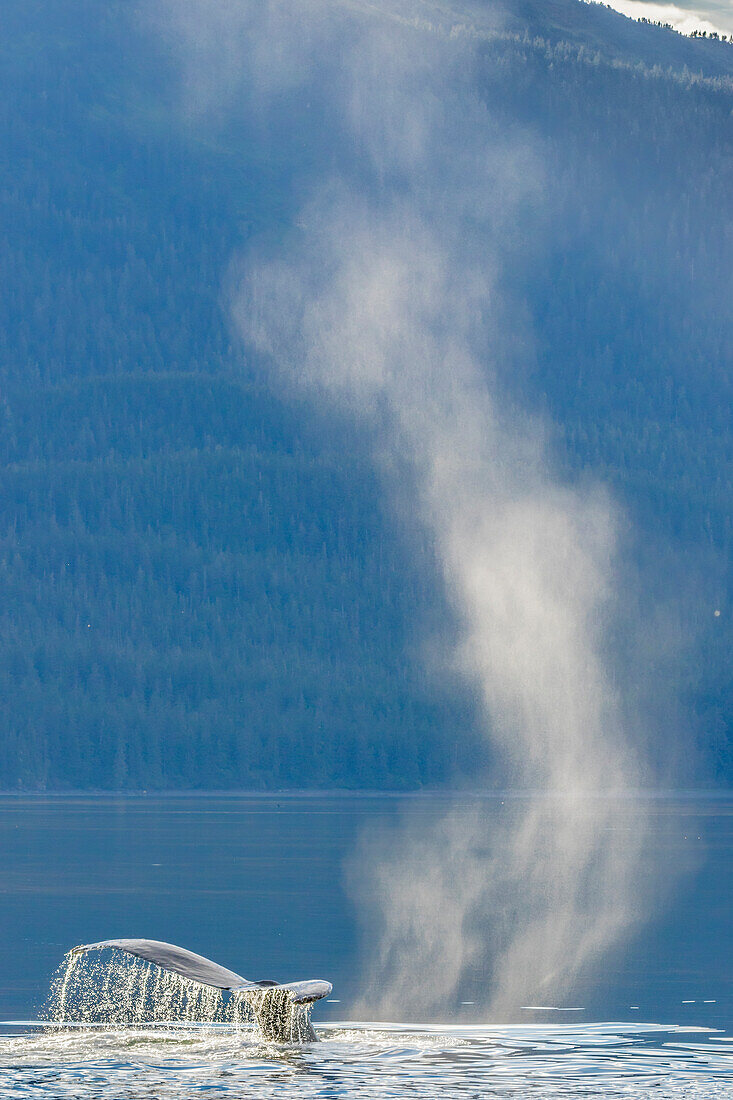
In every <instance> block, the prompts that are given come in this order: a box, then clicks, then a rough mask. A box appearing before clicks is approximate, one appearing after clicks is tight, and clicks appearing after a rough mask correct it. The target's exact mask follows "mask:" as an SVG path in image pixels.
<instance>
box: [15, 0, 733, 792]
mask: <svg viewBox="0 0 733 1100" xmlns="http://www.w3.org/2000/svg"><path fill="white" fill-rule="evenodd" d="M6 6H7V13H6V15H7V19H6V23H7V28H6V29H7V33H6V35H5V36H4V41H3V43H2V44H0V54H1V55H2V60H3V65H2V67H0V88H1V89H2V96H1V97H0V135H1V137H2V144H1V146H0V147H1V148H2V150H3V153H2V161H1V168H2V176H1V178H0V210H1V211H2V224H3V226H4V247H3V249H2V250H0V787H3V788H17V787H22V788H28V789H35V788H79V787H89V788H145V787H151V788H176V787H199V788H215V787H268V786H269V787H271V786H276V787H279V786H290V787H295V786H297V787H316V786H320V787H324V786H340V787H417V786H420V785H425V784H437V783H440V782H443V781H445V780H447V779H448V778H449V777H451V776H453V775H455V774H459V775H461V774H462V775H464V776H469V777H470V776H472V775H475V774H476V769H477V768H478V767H479V766H484V765H485V764H486V763H487V758H486V753H487V750H486V749H485V748H484V747H483V741H482V738H481V736H480V733H479V725H480V722H479V719H478V716H477V714H476V710H475V701H474V700H473V699H472V697H471V693H470V691H469V690H467V689H466V687H465V685H462V684H460V683H458V682H453V683H448V684H446V683H445V682H444V681H443V680H442V678H441V677H440V676H439V675H438V673H437V671H436V669H435V667H434V666H435V664H436V663H437V662H435V661H434V660H433V659H432V658H431V659H428V657H427V656H426V653H425V652H424V646H425V644H426V640H427V644H428V647H430V646H432V645H433V644H444V643H445V641H446V631H448V632H449V631H450V613H449V610H448V609H447V607H446V606H445V601H444V597H443V596H442V594H441V592H440V589H439V586H438V585H437V583H436V573H435V570H434V568H433V563H432V559H431V548H430V546H429V545H427V544H426V543H425V542H424V540H423V537H422V536H421V534H420V532H419V531H414V530H405V529H404V528H402V527H399V526H398V525H396V524H395V522H394V516H392V515H391V514H390V511H389V505H388V504H385V503H384V502H383V501H382V497H381V494H380V488H379V483H378V478H377V475H376V474H375V472H374V470H373V467H372V463H371V462H370V459H369V455H368V453H367V449H366V448H365V447H364V446H363V445H362V444H361V442H360V441H359V439H358V438H357V439H354V438H353V437H351V436H350V434H349V426H348V425H346V424H340V423H339V422H338V421H334V418H333V417H331V416H327V415H326V414H325V413H324V412H323V411H321V410H318V409H316V408H314V407H312V406H310V405H305V404H303V405H302V406H298V404H297V402H295V401H285V400H284V399H283V398H282V397H281V396H278V394H277V393H274V392H273V391H272V390H271V388H270V386H269V384H268V380H267V377H266V375H265V374H264V373H263V372H262V370H261V369H260V368H259V367H258V364H256V363H253V362H248V361H246V360H244V359H243V356H242V353H241V350H240V349H239V348H237V347H235V346H233V344H232V337H231V333H230V330H229V327H228V322H227V318H226V308H225V307H224V306H223V303H222V296H223V288H224V287H225V285H226V280H227V272H228V265H229V263H230V260H231V256H232V254H233V252H234V251H235V250H236V249H237V248H238V247H240V246H242V245H243V243H244V242H246V241H247V240H248V239H250V238H252V237H255V236H257V235H258V234H268V233H269V234H278V233H280V232H282V231H283V229H284V228H285V227H287V226H289V225H290V223H291V221H292V219H293V218H294V217H295V214H296V210H297V201H296V198H295V190H296V188H295V186H294V184H293V179H294V178H295V176H296V175H297V170H298V169H301V170H303V171H306V172H307V170H308V165H309V163H315V161H316V160H317V159H318V158H329V157H334V156H335V152H334V150H333V149H332V148H329V145H328V139H327V138H326V137H324V136H323V134H321V133H318V132H316V131H315V129H314V131H313V133H312V135H311V134H310V133H309V131H308V126H310V127H315V125H316V124H315V123H314V122H313V121H308V118H310V116H307V117H306V116H305V115H304V116H303V117H302V118H298V117H296V118H295V119H293V120H291V121H290V122H289V123H288V125H289V126H292V128H293V130H294V131H296V130H298V127H301V126H302V128H303V133H302V134H300V137H299V144H298V146H297V148H298V156H300V157H301V162H300V163H296V162H295V161H294V160H293V161H292V162H288V161H285V162H281V161H279V160H277V159H275V155H274V154H273V153H272V150H271V149H270V150H268V149H265V148H263V146H262V144H261V143H260V142H259V140H256V138H257V135H256V133H255V131H254V130H252V131H248V130H247V124H246V120H245V122H242V120H241V119H236V118H234V119H233V120H232V122H231V124H230V125H229V127H228V128H223V129H222V130H221V132H217V133H215V134H213V135H212V136H210V137H205V136H202V134H201V133H197V132H195V130H194V129H193V128H192V127H187V126H186V125H184V124H183V123H181V122H180V120H179V116H178V114H177V112H176V111H175V109H174V107H173V106H171V105H170V103H169V98H170V92H169V88H170V87H171V86H172V85H173V81H172V78H171V76H170V74H169V73H167V72H166V59H165V57H164V56H162V55H160V54H158V53H157V52H156V46H155V42H154V40H153V39H152V38H151V37H149V36H146V35H145V34H144V33H143V30H142V28H141V24H139V23H138V22H135V21H134V20H130V18H129V16H128V6H127V5H126V4H124V3H118V2H116V0H112V2H111V3H108V4H105V5H98V4H97V3H91V0H74V2H71V3H65V4H58V3H54V2H53V0H36V2H34V3H28V0H23V2H21V0H8V2H7V5H6ZM476 64H477V72H478V77H479V80H480V82H481V87H482V94H484V95H485V98H486V102H487V104H488V105H489V107H490V109H491V110H492V111H493V112H495V113H496V114H497V116H498V117H499V118H500V119H501V122H502V125H504V126H505V127H507V128H512V130H514V131H515V132H517V133H521V134H524V135H525V136H526V138H527V141H528V142H530V143H532V144H534V146H535V147H536V148H538V149H539V151H540V153H541V157H542V161H543V163H544V164H545V165H546V182H545V184H544V185H543V200H542V202H541V203H540V204H539V205H536V206H535V207H534V208H531V209H527V211H526V221H525V222H524V223H523V225H522V226H520V227H519V228H518V234H519V235H520V236H522V237H523V238H524V239H523V241H522V244H521V248H522V250H526V249H527V248H528V249H529V251H530V253H531V249H532V247H533V246H532V243H531V238H532V236H533V235H536V236H537V239H538V241H541V242H542V243H541V244H539V245H538V246H537V248H538V252H537V256H539V257H541V264H540V263H534V264H532V263H529V264H524V265H520V268H518V269H517V271H516V272H515V273H514V275H513V276H512V275H511V274H510V275H509V276H508V279H509V282H510V284H511V285H510V287H509V291H510V294H511V295H513V296H514V298H515V300H516V301H517V302H518V303H522V305H521V310H519V307H518V316H519V312H521V314H522V316H523V317H526V318H528V321H529V323H528V325H527V329H528V330H529V331H531V332H532V333H533V336H532V339H531V340H530V341H527V340H526V332H523V333H522V348H521V349H519V350H518V351H517V363H518V362H519V361H520V360H521V361H522V363H523V366H522V368H521V373H520V374H519V375H518V374H517V373H515V372H514V368H515V367H516V366H517V363H514V362H509V363H508V364H507V367H506V373H507V376H506V378H505V379H504V380H503V381H504V382H505V384H506V386H507V387H508V388H509V387H511V388H512V393H513V396H514V397H515V398H516V399H517V400H519V401H521V402H522V403H523V404H525V405H528V406H529V407H530V409H532V410H538V411H542V412H547V413H548V414H549V416H550V418H551V420H552V421H553V422H554V424H555V425H557V428H558V434H557V436H556V438H555V439H554V440H553V449H554V455H555V460H556V462H557V465H558V467H559V468H560V469H561V470H562V471H563V472H564V476H566V477H567V478H568V479H569V480H572V479H577V478H584V477H590V478H592V479H598V478H599V479H601V480H602V481H604V482H605V483H607V484H608V485H609V486H610V487H611V488H612V490H613V491H614V493H615V494H616V495H617V497H618V498H619V500H620V501H621V502H622V503H623V505H624V506H625V507H626V509H627V510H628V513H629V515H630V516H631V519H632V521H633V525H634V528H635V529H636V531H637V532H638V536H637V538H638V545H639V547H644V546H647V547H648V546H651V547H653V548H654V553H651V552H650V554H649V558H650V560H652V561H657V562H658V561H659V560H660V553H663V555H664V560H665V563H666V567H667V568H668V569H669V571H670V575H671V576H674V577H675V578H677V580H676V582H675V584H678V585H679V586H680V587H681V588H682V589H686V590H687V591H686V592H685V599H684V600H683V601H682V602H681V604H680V609H679V610H678V612H677V613H678V616H680V618H679V621H678V622H677V626H676V629H677V631H678V632H679V634H680V636H682V637H688V638H689V639H690V640H691V643H693V642H694V644H691V648H690V650H689V652H688V654H687V657H686V661H685V663H684V665H683V667H682V669H681V671H679V666H678V665H674V666H673V667H674V669H675V670H676V671H675V672H674V675H673V679H674V682H671V681H670V683H669V689H670V692H672V691H674V692H675V693H677V694H678V696H679V713H680V715H681V716H687V718H689V719H690V720H691V722H692V726H693V729H694V733H695V736H696V738H697V744H698V749H699V758H698V760H697V761H696V763H695V768H696V771H695V777H696V781H700V780H706V779H714V780H716V781H719V782H727V783H730V782H733V753H732V752H731V748H730V744H731V741H730V724H731V715H732V714H733V695H732V693H731V681H730V675H729V667H728V661H729V653H730V650H731V642H732V641H733V636H732V631H731V625H730V612H731V607H730V603H728V602H727V596H726V593H727V591H728V588H729V583H730V574H729V569H730V560H731V553H730V552H731V515H732V514H733V469H732V466H733V462H732V455H731V433H730V411H731V396H733V394H732V390H733V372H732V371H731V346H733V316H732V312H731V309H730V302H731V300H732V299H731V294H732V291H733V285H732V282H731V263H730V257H731V255H732V254H733V217H731V214H732V213H733V210H732V204H733V157H732V156H731V152H732V150H731V126H730V118H731V115H730V110H731V87H732V86H731V83H730V80H728V79H727V78H725V77H719V78H717V79H700V78H698V77H697V76H695V75H693V74H692V73H690V72H681V71H676V72H674V73H665V72H664V71H662V70H659V69H656V70H652V69H647V68H644V67H643V66H642V65H641V64H637V63H635V64H634V65H629V66H626V67H624V66H622V65H619V64H616V63H613V64H611V63H607V62H606V61H604V60H603V56H602V54H600V53H598V52H597V51H596V52H589V51H588V50H586V49H583V48H578V46H577V45H575V44H574V45H570V44H563V43H553V42H552V41H550V40H549V39H543V38H541V37H529V36H528V37H527V38H526V40H524V41H522V40H520V39H518V38H517V37H516V36H515V37H507V38H503V39H500V38H497V39H495V40H493V41H490V42H485V43H483V44H481V45H480V46H477V49H476ZM311 138H312V140H311ZM273 147H275V146H273ZM278 155H279V154H278ZM528 242H529V243H528ZM512 280H513V281H512ZM518 324H519V321H518ZM637 564H638V568H639V570H640V571H641V573H642V576H644V570H645V569H647V568H649V567H648V565H647V564H645V560H643V555H642V553H641V550H640V551H639V561H638V562H637ZM653 573H654V569H653V568H651V571H650V573H649V577H650V584H651V583H652V581H655V578H654V577H653ZM642 590H643V589H642ZM657 591H658V590H657V589H656V588H655V594H657ZM650 598H651V596H650ZM639 610H640V613H641V614H643V609H639ZM716 611H720V614H719V615H716V614H715V612H716ZM446 624H448V625H446ZM654 671H655V670H650V677H651V676H652V673H653V672H654ZM690 774H692V773H690ZM497 775H498V773H497Z"/></svg>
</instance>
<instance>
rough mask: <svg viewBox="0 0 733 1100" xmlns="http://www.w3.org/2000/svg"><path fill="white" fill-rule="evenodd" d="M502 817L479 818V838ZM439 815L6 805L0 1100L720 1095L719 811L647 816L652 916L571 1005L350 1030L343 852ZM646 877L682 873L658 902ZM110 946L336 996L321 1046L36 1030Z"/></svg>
mask: <svg viewBox="0 0 733 1100" xmlns="http://www.w3.org/2000/svg"><path fill="white" fill-rule="evenodd" d="M466 802H467V806H468V803H469V802H471V799H470V796H466ZM510 802H511V800H510V798H509V796H504V797H503V796H499V795H496V796H493V797H491V798H486V799H483V800H482V801H481V805H482V807H483V810H482V812H485V813H486V815H487V824H488V825H490V824H491V821H492V820H493V819H495V818H496V819H498V818H499V817H500V816H501V815H502V814H505V813H507V812H510V809H509V807H510ZM475 805H476V801H475V800H473V808H474V809H475ZM445 806H446V799H445V798H441V797H440V796H434V795H426V796H420V797H419V798H413V799H409V798H390V797H385V796H382V795H380V796H368V795H363V796H352V795H332V796H322V795H312V796H308V795H299V796H230V795H222V796H189V795H187V796H171V797H167V798H161V797H146V796H140V797H135V798H117V797H106V796H105V797H103V796H100V797H75V796H66V797H40V796H39V797H24V796H5V797H0V927H2V931H3V952H2V957H1V961H0V1021H1V1022H0V1097H2V1100H5V1098H30V1097H58V1098H66V1097H69V1098H72V1097H73V1098H79V1100H82V1098H86V1097H102V1096H104V1097H113V1098H115V1100H123V1098H131V1100H132V1098H143V1097H145V1098H160V1100H164V1098H166V1097H174V1096H175V1097H177V1098H182V1097H184V1098H185V1097H195V1096H199V1095H201V1096H207V1097H218V1096H222V1097H225V1096H237V1097H240V1096H243V1095H247V1096H250V1095H252V1096H263V1097H265V1096H283V1095H286V1096H293V1097H299V1096H303V1097H311V1096H312V1097H316V1096H318V1097H331V1096H345V1095H351V1094H353V1095H358V1096H360V1097H362V1096H363V1097H372V1096H374V1097H388V1096H400V1097H402V1096H425V1097H435V1096H438V1095H445V1096H449V1097H450V1096H471V1097H515V1096H533V1097H538V1098H544V1097H569V1096H583V1097H585V1096H597V1097H616V1096H618V1097H632V1096H633V1097H641V1096H649V1095H651V1096H655V1097H680V1098H682V1097H685V1098H687V1097H695V1098H696V1097H711V1098H712V1097H718V1096H733V1028H732V1027H731V1024H732V1022H733V988H732V986H733V981H732V979H733V917H732V915H731V914H732V913H733V904H732V903H733V889H732V886H731V866H733V859H732V857H733V798H732V797H725V796H721V797H708V798H701V797H698V796H684V795H674V796H667V797H657V798H654V799H651V800H648V801H647V805H646V809H647V812H648V814H649V816H650V818H651V821H652V827H651V830H650V839H649V843H648V851H647V853H646V857H645V858H647V859H648V865H649V872H650V873H649V880H650V881H652V880H654V881H655V882H657V883H658V885H657V886H656V887H655V890H656V896H654V897H653V898H651V899H650V898H646V899H644V906H645V919H644V920H643V921H640V923H639V926H638V928H636V929H634V930H633V933H632V934H631V935H630V936H629V938H628V939H627V941H626V942H625V943H624V944H622V945H620V947H619V949H618V951H616V952H615V953H614V955H613V956H612V957H609V959H608V960H607V961H606V962H605V964H604V967H603V970H602V971H601V973H599V974H597V975H596V976H595V978H594V979H593V981H588V982H586V983H585V984H584V985H582V986H580V985H579V986H578V988H577V989H576V990H574V991H573V996H572V997H570V998H569V999H565V1000H563V1001H562V1002H561V1003H556V1004H551V1005H543V1006H538V1005H535V1006H525V1007H524V1008H522V1009H520V1010H518V1016H517V1018H516V1019H513V1020H512V1021H506V1022H505V1021H490V1022H489V1021H487V1020H486V1019H485V1018H482V1014H483V1012H484V1010H483V1009H482V1007H481V1002H482V994H483V993H484V992H485V990H484V989H483V983H485V975H483V974H482V973H476V974H474V975H468V976H467V978H466V983H465V987H464V988H462V989H461V990H459V994H458V998H457V999H456V1001H455V1002H454V1003H452V1004H450V1005H446V1007H445V1014H444V1018H441V1019H438V1020H434V1019H433V1020H430V1021H427V1022H426V1021H424V1020H419V1019H418V1020H401V1021H374V1020H370V1019H368V1018H366V1019H365V1018H364V1016H363V1015H359V1016H358V1017H357V1018H355V1016H356V1013H355V1011H354V1006H356V1005H357V1004H359V1003H360V995H361V992H362V989H361V981H362V976H363V973H364V964H365V960H364V959H363V958H362V951H363V948H362V947H361V941H360V936H359V927H360V925H359V918H360V914H359V912H358V909H357V906H356V905H355V903H354V901H353V900H352V898H351V897H350V894H349V890H348V885H347V880H348V876H347V875H346V874H345V868H347V867H349V864H350V861H352V871H353V858H354V857H353V852H354V850H355V846H356V841H357V838H358V837H359V836H360V835H361V834H362V833H363V831H364V830H365V829H369V828H370V827H372V826H373V825H374V824H378V825H382V824H383V823H384V822H388V821H390V820H393V819H396V818H397V817H398V816H399V815H400V814H401V813H403V812H405V809H406V808H407V811H408V812H409V813H410V814H412V815H413V816H414V815H415V814H417V815H421V814H424V815H425V817H426V819H428V818H430V817H432V816H434V815H435V814H440V813H441V812H442V811H443V810H444V809H445ZM625 818H626V819H627V820H628V821H632V820H633V807H632V806H631V805H630V804H629V808H628V812H627V813H626V814H625V812H624V807H623V805H620V807H619V821H620V823H621V825H620V826H619V827H623V822H624V819H625ZM660 865H662V866H664V867H666V866H668V867H669V868H670V869H673V870H674V874H672V875H670V876H669V882H668V884H667V885H664V877H665V876H661V878H660V876H659V875H656V876H652V873H651V872H652V869H658V868H659V866H660ZM660 883H661V885H659V884H660ZM641 900H642V899H641V898H640V907H641ZM122 936H141V937H147V938H154V939H165V940H169V941H172V942H175V943H180V944H182V945H184V946H186V947H189V948H191V949H193V950H196V951H199V952H201V953H203V954H206V955H209V956H210V957H212V958H214V959H215V960H216V961H217V962H221V963H223V964H224V965H225V966H229V967H231V968H233V969H235V970H238V971H239V972H240V973H243V974H245V975H246V976H247V977H250V978H264V977H267V978H275V979H278V980H281V981H287V980H293V979H298V978H311V977H323V978H327V979H329V980H330V981H332V982H333V985H334V991H333V995H332V997H331V998H329V1000H328V1001H327V1002H324V1001H321V1002H319V1003H318V1004H316V1005H315V1006H314V1009H313V1014H312V1019H313V1022H314V1024H315V1025H316V1029H317V1031H318V1033H319V1038H320V1041H319V1042H318V1043H316V1044H306V1045H304V1046H292V1045H278V1044H268V1043H265V1042H263V1041H262V1040H261V1039H260V1038H259V1037H258V1035H257V1034H256V1032H255V1031H254V1030H253V1029H252V1027H251V1025H250V1024H249V1023H248V1022H246V1021H243V1022H241V1023H232V1022H229V1021H228V1022H223V1023H217V1024H204V1023H197V1022H195V1021H182V1020H181V1019H180V1018H171V1019H170V1020H163V1021H157V1022H155V1023H152V1022H142V1021H140V1020H138V1021H134V1020H130V1021H129V1022H127V1023H120V1022H117V1023H114V1024H111V1023H110V1024H108V1025H107V1026H99V1025H93V1024H90V1023H89V1022H88V1021H83V1020H78V1019H75V1018H74V1013H73V1012H70V1013H69V1014H68V1016H67V1018H66V1020H65V1022H64V1023H63V1025H54V1024H52V1023H51V1024H50V1023H48V1022H43V1021H42V1020H41V1019H40V1018H39V1017H40V1015H41V1014H42V1013H43V1011H44V1004H45V1003H46V1000H47V996H48V991H49V986H50V984H51V982H52V980H53V976H54V973H55V972H56V970H57V968H58V966H59V964H60V963H61V962H62V960H63V956H64V953H65V952H66V951H67V950H68V949H69V948H70V947H72V946H73V945H75V944H77V943H85V942H93V941H96V940H100V939H106V938H112V937H122ZM422 980H429V976H427V977H426V976H422ZM484 1000H485V998H484ZM179 1015H180V1014H179ZM123 1016H124V1014H123ZM175 1016H176V1013H175V1012H173V1013H172V1017H175Z"/></svg>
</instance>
